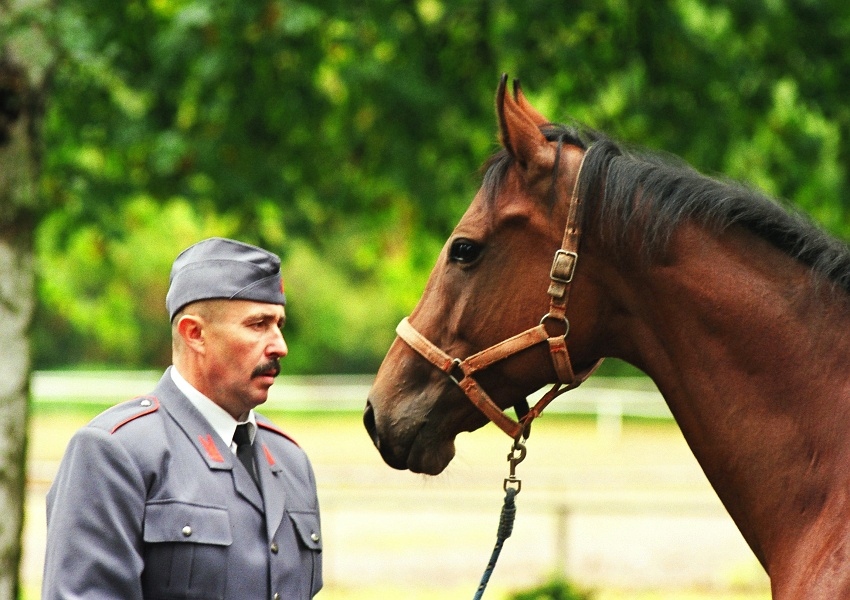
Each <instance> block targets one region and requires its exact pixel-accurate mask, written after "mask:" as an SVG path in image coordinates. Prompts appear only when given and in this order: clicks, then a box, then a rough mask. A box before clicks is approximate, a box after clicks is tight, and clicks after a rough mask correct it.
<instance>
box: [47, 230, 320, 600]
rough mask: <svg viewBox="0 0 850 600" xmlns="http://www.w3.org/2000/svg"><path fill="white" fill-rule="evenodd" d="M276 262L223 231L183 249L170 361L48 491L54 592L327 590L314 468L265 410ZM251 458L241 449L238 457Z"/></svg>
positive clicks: (89, 439)
mask: <svg viewBox="0 0 850 600" xmlns="http://www.w3.org/2000/svg"><path fill="white" fill-rule="evenodd" d="M285 303H286V298H285V295H284V293H283V286H282V283H281V275H280V260H279V259H278V257H277V256H275V255H274V254H271V253H269V252H267V251H265V250H263V249H261V248H257V247H255V246H250V245H248V244H243V243H241V242H237V241H234V240H228V239H222V238H212V239H208V240H204V241H202V242H199V243H197V244H195V245H194V246H191V247H190V248H188V249H187V250H185V251H184V252H183V253H181V254H180V255H179V256H178V257H177V259H176V260H175V261H174V265H173V267H172V270H171V284H170V288H169V290H168V295H167V297H166V307H167V309H168V312H169V315H170V317H171V326H172V339H173V353H172V354H173V359H172V360H173V365H172V366H171V367H169V369H168V370H167V371H166V372H165V374H164V375H163V377H162V379H161V380H160V382H159V384H158V385H157V386H156V388H155V389H154V390H153V392H152V393H151V395H149V396H145V397H142V398H136V399H135V400H131V401H129V402H126V403H124V404H120V405H118V406H115V407H113V408H111V409H109V410H107V411H106V412H104V413H102V414H101V415H99V416H98V417H95V419H94V420H93V421H92V422H91V423H89V424H88V425H87V426H86V427H84V428H83V429H81V430H80V431H79V432H77V433H76V434H75V436H74V437H73V439H72V440H71V442H70V444H69V445H68V448H67V450H66V452H65V456H64V458H63V460H62V464H61V465H60V468H59V472H58V474H57V477H56V479H55V481H54V483H53V486H52V487H51V490H50V492H49V494H48V496H47V554H46V560H45V569H44V582H43V594H42V597H43V598H44V599H51V600H52V599H59V598H63V599H65V598H86V599H89V598H92V599H94V598H97V599H106V598H109V599H116V600H119V599H120V600H133V599H143V598H150V599H153V598H156V599H161V598H169V599H177V598H193V599H199V600H200V599H203V600H211V599H227V600H252V599H267V598H272V599H281V598H282V599H285V600H300V599H302V598H304V599H306V598H311V597H313V596H314V595H315V594H316V593H317V592H318V591H319V589H321V587H322V545H321V544H322V540H321V534H320V529H319V508H318V501H317V497H316V484H315V479H314V476H313V471H312V468H311V466H310V463H309V461H308V459H307V456H306V455H305V453H304V452H303V451H302V450H301V449H300V448H299V447H298V446H297V445H296V444H295V442H293V441H292V440H291V439H290V438H289V437H288V436H287V435H286V434H284V433H283V432H282V431H280V430H279V429H277V428H276V427H275V426H273V425H272V424H271V423H270V422H269V421H268V420H266V419H265V418H263V417H262V416H261V415H259V414H256V413H255V412H254V408H255V407H257V406H258V405H260V404H262V403H263V402H265V400H266V398H267V397H268V391H269V388H270V387H271V385H272V383H273V382H274V378H275V377H276V376H277V375H278V373H279V372H280V359H281V358H283V357H284V356H286V354H287V347H286V343H285V342H284V340H283V336H282V334H281V330H280V329H281V327H283V324H284V321H285V311H284V305H285ZM243 461H244V462H243Z"/></svg>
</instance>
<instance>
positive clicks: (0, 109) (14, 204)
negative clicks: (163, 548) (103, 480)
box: [0, 1, 51, 600]
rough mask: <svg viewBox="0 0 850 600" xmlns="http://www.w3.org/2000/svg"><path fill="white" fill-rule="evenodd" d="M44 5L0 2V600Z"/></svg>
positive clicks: (23, 364) (15, 463)
mask: <svg viewBox="0 0 850 600" xmlns="http://www.w3.org/2000/svg"><path fill="white" fill-rule="evenodd" d="M41 10H45V3H44V2H37V1H34V2H30V3H27V4H26V6H25V7H23V6H20V5H17V4H15V3H12V4H9V3H6V2H0V423H2V424H3V430H2V431H3V432H2V435H0V506H2V507H3V513H2V517H0V600H13V599H16V598H18V596H19V587H20V586H19V579H18V574H19V568H20V560H21V532H22V530H23V506H24V502H23V497H24V481H25V473H26V431H27V423H28V410H27V404H28V399H29V373H30V363H29V358H30V347H29V338H28V336H29V328H30V321H31V317H32V311H33V306H34V304H35V285H34V248H33V230H34V227H35V224H36V222H37V220H38V217H39V215H40V214H41V212H42V210H43V206H42V203H41V201H40V199H39V196H38V194H37V192H36V190H37V188H38V175H39V170H40V165H41V143H40V138H39V130H40V128H41V118H42V106H43V103H44V86H45V83H46V79H47V73H48V69H49V67H50V63H51V52H50V48H49V46H48V44H47V40H46V38H45V36H44V35H42V31H41V29H40V28H39V27H37V26H36V25H37V23H36V24H34V21H33V17H34V16H35V15H37V14H38V11H41Z"/></svg>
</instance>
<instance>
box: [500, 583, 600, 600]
mask: <svg viewBox="0 0 850 600" xmlns="http://www.w3.org/2000/svg"><path fill="white" fill-rule="evenodd" d="M510 600H593V593H592V592H589V591H586V590H580V589H579V588H578V587H576V586H575V585H573V584H572V583H570V582H569V581H567V580H565V579H560V578H556V579H553V580H551V581H549V582H547V583H544V584H543V585H541V586H539V587H536V588H533V589H530V590H526V591H522V592H516V593H515V594H513V595H511V596H510Z"/></svg>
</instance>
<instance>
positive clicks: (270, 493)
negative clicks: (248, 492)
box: [254, 427, 286, 539]
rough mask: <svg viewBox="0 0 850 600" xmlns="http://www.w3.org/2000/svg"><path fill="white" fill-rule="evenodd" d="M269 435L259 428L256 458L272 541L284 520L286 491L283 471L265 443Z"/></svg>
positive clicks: (255, 449) (255, 440)
mask: <svg viewBox="0 0 850 600" xmlns="http://www.w3.org/2000/svg"><path fill="white" fill-rule="evenodd" d="M268 435H269V434H268V432H265V431H263V428H262V427H257V437H256V438H255V439H254V458H255V460H256V461H257V471H258V473H259V475H260V486H261V487H262V490H263V499H264V500H265V507H266V530H267V533H268V536H269V539H272V538H273V537H274V536H275V534H276V533H277V530H278V528H279V527H280V521H281V519H283V509H284V506H285V505H286V489H285V487H284V485H283V469H282V468H281V466H280V463H279V462H278V459H277V458H276V457H275V456H274V454H273V453H272V451H271V449H270V448H269V446H268V445H266V443H265V441H264V438H267V437H268Z"/></svg>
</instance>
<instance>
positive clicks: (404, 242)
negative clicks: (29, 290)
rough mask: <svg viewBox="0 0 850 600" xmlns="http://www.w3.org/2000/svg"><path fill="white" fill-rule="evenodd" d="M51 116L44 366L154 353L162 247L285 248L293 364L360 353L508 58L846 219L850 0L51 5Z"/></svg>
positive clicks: (459, 199) (698, 156) (579, 105)
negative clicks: (231, 243) (214, 243)
mask: <svg viewBox="0 0 850 600" xmlns="http://www.w3.org/2000/svg"><path fill="white" fill-rule="evenodd" d="M42 20H43V21H44V22H45V28H46V30H48V31H49V32H51V34H52V35H53V39H54V40H55V45H56V55H57V56H58V57H59V63H58V66H57V68H56V69H55V71H54V73H53V87H52V94H51V97H50V101H49V104H48V106H47V113H46V120H45V141H46V147H45V153H44V177H43V179H42V182H41V183H42V185H41V190H42V196H43V198H44V199H45V204H47V205H49V206H50V207H51V214H50V216H49V218H47V219H46V220H45V221H44V222H43V224H42V226H41V229H40V231H39V235H38V238H39V260H40V264H41V277H42V283H41V286H40V308H39V311H40V317H39V319H38V320H37V321H36V328H35V339H36V350H37V351H36V360H37V365H38V366H40V367H49V366H59V365H63V364H68V363H74V362H77V361H93V362H100V361H109V362H113V363H116V364H121V365H126V366H146V365H150V364H159V363H161V362H163V361H167V356H168V343H167V331H165V329H164V328H165V324H164V323H163V322H162V317H163V315H164V311H162V309H161V306H162V296H163V295H164V287H165V285H166V284H167V277H168V267H169V265H170V260H171V259H172V258H173V256H174V255H175V254H176V253H177V252H178V251H179V250H180V249H182V248H184V247H185V246H188V245H189V244H190V243H192V242H194V241H196V240H197V239H199V237H200V236H203V235H207V234H217V235H233V236H236V237H239V238H241V239H244V240H246V241H249V242H253V243H257V244H260V245H263V246H266V247H268V248H270V249H271V250H274V251H276V252H278V253H280V254H281V255H282V257H283V258H284V262H285V265H286V272H285V276H286V279H287V291H288V294H289V297H290V299H291V306H290V307H289V313H290V314H289V316H290V321H289V325H288V330H287V335H288V336H289V342H290V346H291V355H290V366H291V368H292V369H293V370H294V371H297V372H303V371H313V372H316V371H330V370H341V371H358V370H366V371H370V370H374V369H375V368H376V367H377V365H378V363H379V361H380V359H381V357H382V356H383V354H384V352H385V350H386V348H387V346H388V344H389V341H390V340H391V339H392V335H393V333H392V329H393V326H394V324H395V322H396V321H397V320H398V319H399V318H400V317H401V316H402V315H404V314H405V313H407V312H409V311H410V310H411V309H412V307H413V305H414V304H415V302H416V299H417V298H418V296H419V294H420V292H421V290H422V288H423V286H424V282H425V278H426V277H427V273H428V272H429V271H430V268H431V266H432V265H433V262H434V260H435V258H436V256H437V254H438V251H439V248H440V247H441V245H442V242H443V240H445V238H446V237H447V236H448V234H449V233H450V231H451V228H452V226H453V224H454V223H455V222H456V221H457V220H458V218H459V217H460V215H461V214H462V212H463V210H464V209H465V207H466V206H467V205H468V203H469V201H470V199H471V198H472V195H473V194H474V193H475V190H476V189H477V185H478V177H477V175H476V171H477V169H478V167H479V165H480V164H481V163H482V162H483V161H484V160H485V159H486V158H487V156H488V155H489V154H490V153H491V152H492V151H493V150H494V149H495V148H496V139H495V135H494V133H495V122H494V118H493V108H492V107H493V100H492V98H493V91H494V89H495V85H496V83H497V80H498V76H499V74H500V73H501V72H502V71H508V72H509V73H510V74H511V75H512V76H517V77H520V78H521V79H522V80H523V82H524V84H525V85H524V89H525V91H526V92H527V94H528V95H529V96H530V99H531V100H532V102H533V103H534V104H535V105H536V106H537V107H538V108H539V109H540V110H541V111H542V112H543V114H545V115H547V116H549V117H550V118H552V119H554V120H560V121H568V120H571V119H577V120H579V121H582V122H585V123H587V124H588V125H591V126H593V127H596V128H598V129H601V130H603V131H606V132H608V133H610V134H611V135H613V136H615V137H618V138H620V139H623V140H625V141H629V142H632V143H637V144H640V145H644V146H648V147H650V148H654V149H657V150H662V151H666V152H670V153H674V154H677V155H680V156H682V157H683V158H684V159H685V160H687V161H688V162H690V163H692V164H693V165H694V166H696V167H697V168H698V169H700V170H702V171H705V172H708V173H723V174H725V175H727V176H730V177H734V178H737V179H741V180H744V181H746V182H749V183H751V184H752V185H757V186H760V187H762V188H764V189H765V190H766V191H768V192H769V193H771V194H774V195H776V196H779V197H784V198H787V199H789V200H790V201H791V202H793V203H795V204H797V205H798V206H800V207H802V208H803V209H804V210H806V211H808V212H809V213H810V214H812V216H813V217H814V218H815V219H816V220H818V221H820V222H821V223H823V224H824V225H825V226H827V227H828V228H829V229H830V230H831V231H832V232H834V233H836V234H838V235H841V236H844V237H846V238H850V218H848V217H850V182H848V172H847V169H848V165H850V146H848V144H847V141H846V140H848V139H850V109H848V107H847V103H846V98H847V92H848V89H847V86H848V83H847V82H848V81H850V77H848V76H847V74H848V69H850V50H848V48H850V43H848V42H850V5H847V4H846V3H841V2H837V1H832V0H830V1H826V2H819V3H811V2H806V3H801V2H792V1H790V0H771V1H770V2H767V1H761V0H759V1H756V2H753V1H751V0H747V1H744V0H724V1H721V2H715V1H709V0H671V1H669V2H637V3H629V2H625V1H624V0H603V1H602V2H598V1H597V2H593V3H591V2H587V1H586V0H581V1H578V2H569V3H564V2H556V1H555V0H541V1H535V2H508V1H507V0H495V1H489V0H488V1H484V0H470V1H469V2H456V3H450V2H446V1H444V0H412V1H410V2H397V1H390V0H376V1H374V2H367V3H362V2H338V1H333V0H311V1H298V0H262V1H260V2H241V3H240V2H226V1H224V0H212V1H209V0H203V1H202V0H128V1H127V2H114V1H112V0H85V1H83V0H66V1H64V2H61V3H58V4H57V6H56V8H55V11H54V13H53V15H52V18H51V19H46V18H43V19H42Z"/></svg>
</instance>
